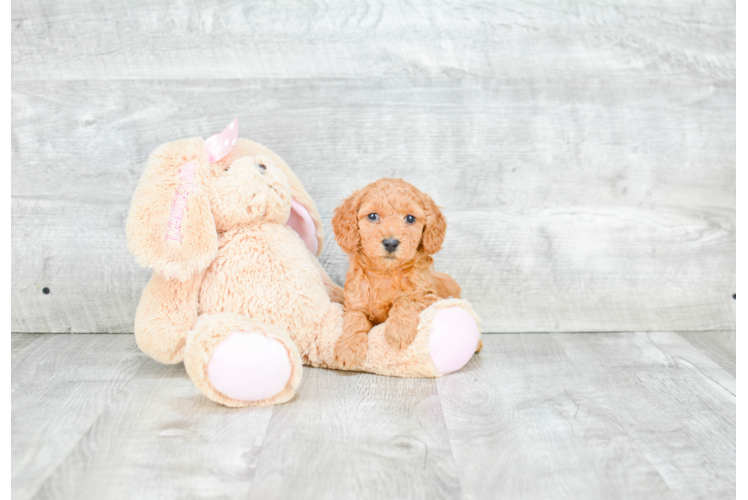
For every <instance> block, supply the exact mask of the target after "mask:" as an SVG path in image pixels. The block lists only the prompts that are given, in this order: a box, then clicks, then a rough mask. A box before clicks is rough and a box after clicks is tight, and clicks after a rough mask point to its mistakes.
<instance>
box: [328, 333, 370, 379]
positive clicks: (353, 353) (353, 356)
mask: <svg viewBox="0 0 748 500" xmlns="http://www.w3.org/2000/svg"><path fill="white" fill-rule="evenodd" d="M368 342H369V337H368V335H367V332H357V333H355V334H353V335H350V336H349V335H345V334H343V335H342V336H341V337H340V338H339V339H338V341H337V343H336V344H335V361H336V362H337V363H338V364H339V365H340V366H341V367H342V368H343V369H346V370H350V369H352V368H356V367H357V366H360V365H361V363H363V362H364V361H365V360H366V351H367V348H368Z"/></svg>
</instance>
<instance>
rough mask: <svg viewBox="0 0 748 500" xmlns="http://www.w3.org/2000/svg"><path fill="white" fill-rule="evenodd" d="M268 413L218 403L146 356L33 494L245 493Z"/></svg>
mask: <svg viewBox="0 0 748 500" xmlns="http://www.w3.org/2000/svg"><path fill="white" fill-rule="evenodd" d="M102 337H105V338H106V337H111V336H109V335H104V336H102ZM127 337H130V339H131V341H133V342H134V339H133V337H131V336H129V335H128V336H127ZM272 412H273V408H272V407H264V408H245V409H239V410H237V409H233V408H227V407H225V406H220V405H218V404H216V403H214V402H212V401H210V400H208V399H207V398H205V397H204V396H203V395H202V394H200V393H199V392H198V390H197V389H196V388H195V386H194V385H193V384H192V382H191V381H190V379H189V377H188V376H187V374H186V372H185V371H184V367H183V366H182V364H178V365H161V364H159V363H157V362H155V361H153V360H148V361H147V362H146V363H145V365H144V366H143V368H142V369H141V370H140V371H139V372H138V374H137V376H136V377H134V378H133V379H132V380H131V382H130V383H129V384H128V385H127V386H126V387H125V388H124V389H123V390H122V393H121V394H120V396H119V398H118V399H117V401H116V402H115V403H114V404H111V405H109V407H108V408H107V410H106V411H105V412H104V413H102V414H101V416H100V417H99V419H98V420H97V421H96V423H95V424H94V425H93V426H92V427H91V428H90V430H89V431H88V432H87V433H86V434H85V435H84V436H83V437H82V438H81V439H80V441H79V442H78V444H77V446H76V447H75V449H74V450H72V451H71V452H70V453H69V454H68V455H67V457H66V458H65V460H64V461H63V462H62V463H61V464H60V465H59V466H58V467H57V468H56V470H55V471H54V474H52V475H50V476H49V477H47V478H46V479H45V481H44V482H43V483H42V485H41V487H40V488H39V490H38V492H37V493H36V495H35V496H34V498H37V499H43V498H76V499H102V500H104V499H120V498H121V499H126V498H143V499H149V498H154V499H155V498H158V499H172V498H173V499H177V498H241V497H244V496H245V495H246V492H247V490H248V488H249V485H250V482H251V480H252V477H253V476H254V474H255V470H256V468H257V455H258V453H259V452H260V449H261V445H262V443H263V440H264V438H265V433H266V430H267V425H268V422H269V420H270V416H271V414H272Z"/></svg>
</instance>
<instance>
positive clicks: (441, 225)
mask: <svg viewBox="0 0 748 500" xmlns="http://www.w3.org/2000/svg"><path fill="white" fill-rule="evenodd" d="M423 196H424V199H423V209H424V211H425V212H426V225H425V226H424V228H423V236H422V237H421V246H422V247H423V251H424V252H426V253H427V254H429V255H433V254H435V253H436V252H438V251H439V249H441V247H442V243H444V237H445V236H446V233H447V220H446V219H445V218H444V216H443V215H442V212H441V210H439V207H437V206H436V203H434V200H432V199H431V196H429V195H427V194H424V195H423Z"/></svg>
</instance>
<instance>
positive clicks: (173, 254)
mask: <svg viewBox="0 0 748 500" xmlns="http://www.w3.org/2000/svg"><path fill="white" fill-rule="evenodd" d="M209 168H210V167H209V165H208V158H207V156H206V155H205V153H204V151H203V140H202V139H200V138H199V137H197V138H194V139H184V140H180V141H175V142H170V143H168V144H164V145H162V146H160V147H159V148H157V149H156V150H155V151H154V152H153V153H152V154H151V156H150V157H149V158H148V165H147V166H146V169H145V172H143V176H142V177H141V178H140V183H139V184H138V187H137V188H136V189H135V194H134V195H133V197H132V204H131V205H130V214H129V216H128V218H127V248H128V249H129V250H130V253H132V254H133V255H134V256H135V259H136V260H137V261H138V263H140V265H142V266H144V267H149V268H152V269H153V270H155V271H156V272H158V273H159V274H161V275H162V276H164V277H166V278H177V279H179V280H180V281H186V280H187V279H189V277H190V276H192V275H194V274H195V273H197V272H198V271H202V270H203V269H205V268H207V267H208V266H209V265H210V264H211V262H213V260H214V259H215V257H216V255H217V253H218V236H217V234H216V225H215V221H214V220H213V214H212V212H211V209H210V201H209V200H210V195H209V192H208V181H209V176H210V171H209Z"/></svg>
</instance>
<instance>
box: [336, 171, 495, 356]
mask: <svg viewBox="0 0 748 500" xmlns="http://www.w3.org/2000/svg"><path fill="white" fill-rule="evenodd" d="M332 226H333V230H334V231H335V241H337V243H338V245H340V247H341V248H342V249H343V251H344V252H346V253H347V254H349V255H350V266H349V268H348V274H347V275H346V281H345V292H344V295H343V308H344V315H343V334H342V335H341V336H340V338H339V339H338V341H337V343H336V345H335V357H336V360H337V361H338V362H340V363H341V364H343V365H344V366H355V365H357V364H359V363H360V362H361V361H362V360H364V359H365V358H366V350H367V342H368V338H367V334H368V332H369V330H370V329H371V328H372V327H373V326H374V325H378V324H380V323H385V321H386V323H385V339H386V340H387V342H388V343H389V344H390V345H391V346H393V347H396V348H398V349H403V348H405V347H407V346H408V345H410V343H411V342H412V341H413V339H414V337H415V335H416V328H417V326H418V315H419V313H420V312H421V311H423V310H424V309H426V308H427V307H428V306H429V305H431V304H433V303H434V302H436V301H437V300H439V299H443V298H448V297H454V298H460V286H459V285H458V284H457V282H456V281H455V280H454V279H453V278H452V277H451V276H449V275H447V274H444V273H440V272H436V271H435V270H434V260H433V259H432V258H431V255H433V254H435V253H436V252H438V251H439V249H440V248H441V246H442V242H443V241H444V236H445V231H446V229H447V222H446V220H445V219H444V216H443V215H442V213H441V212H440V211H439V208H438V207H437V206H436V204H435V203H434V200H432V199H431V197H430V196H428V195H427V194H424V193H422V192H421V191H419V190H418V189H416V188H415V187H414V186H413V185H411V184H409V183H407V182H405V181H404V180H402V179H380V180H378V181H376V182H374V183H372V184H369V185H368V186H366V187H365V188H363V189H361V190H358V191H355V192H354V193H353V194H352V195H351V196H350V197H349V198H348V199H346V200H345V201H344V202H343V204H342V205H340V206H339V207H338V208H337V209H335V214H334V216H333V219H332ZM480 347H481V345H480V344H479V346H478V350H480Z"/></svg>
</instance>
